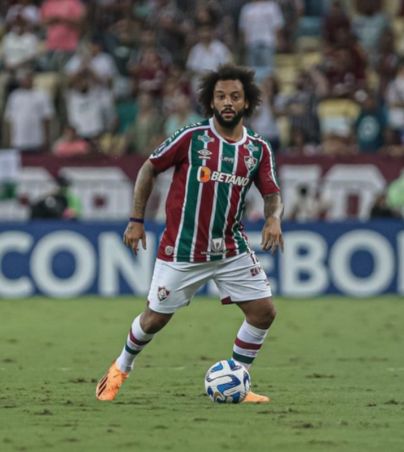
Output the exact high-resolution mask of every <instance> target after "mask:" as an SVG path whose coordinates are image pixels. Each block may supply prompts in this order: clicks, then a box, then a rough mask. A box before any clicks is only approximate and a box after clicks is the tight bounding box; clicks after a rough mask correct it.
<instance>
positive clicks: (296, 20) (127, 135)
mask: <svg viewBox="0 0 404 452" xmlns="http://www.w3.org/2000/svg"><path fill="white" fill-rule="evenodd" d="M403 14H404V1H402V0H390V1H388V0H385V1H382V0H356V1H348V0H346V1H344V0H322V1H317V0H267V1H263V0H260V1H256V0H250V1H249V0H220V1H219V0H87V1H86V0H42V1H41V0H8V1H7V0H6V1H2V2H1V4H0V18H1V19H0V20H1V23H0V46H1V53H0V64H1V71H0V112H1V125H2V127H1V137H0V138H1V147H3V148H7V147H13V148H16V149H19V150H21V151H24V152H53V153H54V154H55V155H57V156H61V157H69V156H79V155H88V154H92V153H99V152H102V153H105V154H108V155H121V154H127V153H134V154H138V155H140V156H144V157H146V156H147V155H149V153H150V152H151V151H152V150H153V148H154V147H155V146H156V145H157V144H158V143H159V142H160V141H161V140H162V139H164V138H165V137H167V136H168V135H170V134H171V133H173V131H175V130H176V129H177V128H179V127H181V126H183V125H185V124H187V123H192V122H196V121H198V120H200V119H201V111H200V110H199V107H198V105H197V102H196V94H197V89H198V77H199V76H200V75H201V74H203V73H204V72H206V71H208V70H212V69H215V68H217V67H218V66H219V65H220V64H223V63H225V62H235V63H238V64H246V65H248V66H250V67H252V68H254V70H255V71H256V78H257V82H258V83H259V84H260V86H261V88H262V93H263V102H262V105H261V107H260V109H259V110H258V112H257V114H256V115H255V116H254V117H253V118H251V120H250V124H249V125H250V126H251V127H252V128H254V129H255V130H256V131H257V132H258V133H260V134H261V135H263V136H264V137H266V138H268V139H269V140H270V141H271V143H272V146H273V148H274V151H275V152H278V153H283V154H286V155H318V154H331V155H341V154H345V155H346V154H354V153H372V154H373V153H385V154H389V155H397V156H403V155H404V151H403V150H404V59H403V56H404V33H403V32H404V15H403Z"/></svg>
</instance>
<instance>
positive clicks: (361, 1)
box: [352, 0, 390, 65]
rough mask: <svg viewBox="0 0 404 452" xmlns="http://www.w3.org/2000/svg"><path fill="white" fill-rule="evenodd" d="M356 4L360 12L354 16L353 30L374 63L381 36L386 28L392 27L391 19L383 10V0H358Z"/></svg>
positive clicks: (372, 63)
mask: <svg viewBox="0 0 404 452" xmlns="http://www.w3.org/2000/svg"><path fill="white" fill-rule="evenodd" d="M356 5H357V10H358V14H357V15H355V16H354V18H353V21H352V30H353V32H354V33H355V36H357V38H358V40H359V44H360V45H361V47H362V48H363V49H364V51H365V53H366V54H367V55H368V57H369V62H370V63H371V65H374V63H375V62H376V60H377V49H378V44H379V41H380V37H381V36H382V34H383V33H384V31H385V30H386V28H390V21H389V19H388V17H387V15H386V14H385V13H384V12H383V11H382V2H381V0H357V2H356Z"/></svg>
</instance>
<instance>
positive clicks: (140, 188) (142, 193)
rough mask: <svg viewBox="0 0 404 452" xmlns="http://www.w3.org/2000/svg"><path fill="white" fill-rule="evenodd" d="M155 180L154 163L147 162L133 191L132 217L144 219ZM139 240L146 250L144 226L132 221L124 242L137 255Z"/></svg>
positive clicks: (126, 231)
mask: <svg viewBox="0 0 404 452" xmlns="http://www.w3.org/2000/svg"><path fill="white" fill-rule="evenodd" d="M155 178H156V172H155V170H154V166H153V163H151V162H150V160H147V161H146V162H145V163H144V164H143V165H142V167H141V168H140V170H139V173H138V175H137V178H136V183H135V188H134V190H133V203H132V214H131V216H132V217H134V218H138V219H143V218H144V214H145V210H146V204H147V200H148V199H149V196H150V193H151V191H152V189H153V186H154V181H155ZM139 240H140V241H141V242H142V247H143V249H144V250H145V249H146V233H145V230H144V224H143V223H137V222H132V221H130V222H129V223H128V225H127V227H126V230H125V232H124V235H123V242H124V243H125V245H127V246H129V247H130V248H132V250H133V252H134V253H135V254H137V252H138V243H139Z"/></svg>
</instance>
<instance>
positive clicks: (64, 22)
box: [41, 0, 86, 71]
mask: <svg viewBox="0 0 404 452" xmlns="http://www.w3.org/2000/svg"><path fill="white" fill-rule="evenodd" d="M85 17H86V9H85V6H84V4H83V3H82V2H81V1H80V0H45V1H44V2H43V3H42V6H41V18H42V23H43V25H44V27H45V29H46V44H45V45H46V51H47V55H46V58H45V60H44V62H43V65H44V69H45V70H51V71H55V70H56V71H57V70H59V69H61V68H62V67H63V66H64V65H65V63H66V61H67V60H68V59H69V58H70V57H71V56H72V55H73V53H74V52H75V51H76V49H77V46H78V43H79V39H80V35H81V30H82V26H83V23H84V20H85Z"/></svg>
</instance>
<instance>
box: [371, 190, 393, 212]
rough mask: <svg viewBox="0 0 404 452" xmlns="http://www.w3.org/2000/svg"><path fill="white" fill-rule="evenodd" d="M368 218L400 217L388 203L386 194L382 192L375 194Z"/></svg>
mask: <svg viewBox="0 0 404 452" xmlns="http://www.w3.org/2000/svg"><path fill="white" fill-rule="evenodd" d="M370 218H371V219H376V218H400V214H399V212H398V211H396V210H394V209H393V208H391V207H390V206H389V205H388V203H387V194H386V193H385V192H383V193H380V194H378V195H377V196H376V199H375V201H374V203H373V205H372V207H371V209H370Z"/></svg>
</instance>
